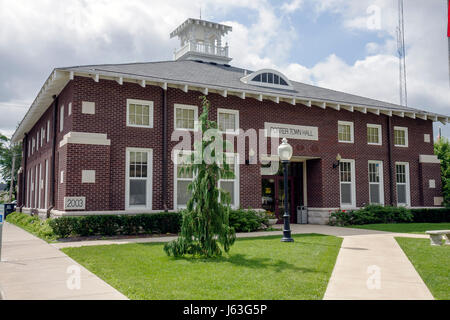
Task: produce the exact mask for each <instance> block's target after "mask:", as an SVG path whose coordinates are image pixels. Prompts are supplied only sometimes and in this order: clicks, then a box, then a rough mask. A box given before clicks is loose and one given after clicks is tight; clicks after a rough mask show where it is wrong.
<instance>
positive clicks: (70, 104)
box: [68, 102, 72, 116]
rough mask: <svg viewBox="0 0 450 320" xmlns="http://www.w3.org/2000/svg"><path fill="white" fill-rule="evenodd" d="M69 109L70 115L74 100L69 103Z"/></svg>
mask: <svg viewBox="0 0 450 320" xmlns="http://www.w3.org/2000/svg"><path fill="white" fill-rule="evenodd" d="M68 108H69V110H68V115H69V116H71V115H72V102H70V103H69V107H68Z"/></svg>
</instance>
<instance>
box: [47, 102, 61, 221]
mask: <svg viewBox="0 0 450 320" xmlns="http://www.w3.org/2000/svg"><path fill="white" fill-rule="evenodd" d="M58 100H59V99H58V97H57V96H53V120H52V131H53V137H52V160H51V162H50V172H51V175H50V177H51V178H50V205H49V207H48V210H47V217H50V212H51V210H52V209H53V208H54V207H55V176H56V173H55V163H56V160H55V156H56V133H57V132H56V128H57V126H56V120H57V119H58Z"/></svg>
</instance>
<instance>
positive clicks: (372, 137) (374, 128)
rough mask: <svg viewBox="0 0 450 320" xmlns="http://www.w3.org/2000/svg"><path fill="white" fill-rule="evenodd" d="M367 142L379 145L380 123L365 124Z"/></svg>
mask: <svg viewBox="0 0 450 320" xmlns="http://www.w3.org/2000/svg"><path fill="white" fill-rule="evenodd" d="M367 143H368V144H372V145H377V146H381V125H379V124H368V125H367Z"/></svg>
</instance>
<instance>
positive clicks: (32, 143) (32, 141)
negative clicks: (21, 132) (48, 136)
mask: <svg viewBox="0 0 450 320" xmlns="http://www.w3.org/2000/svg"><path fill="white" fill-rule="evenodd" d="M35 145H36V140H34V138H32V139H31V154H34V147H35Z"/></svg>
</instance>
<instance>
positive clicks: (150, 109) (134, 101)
mask: <svg viewBox="0 0 450 320" xmlns="http://www.w3.org/2000/svg"><path fill="white" fill-rule="evenodd" d="M130 104H140V105H146V106H148V125H140V124H130ZM153 110H154V103H153V101H149V100H137V99H127V127H135V128H150V129H151V128H153Z"/></svg>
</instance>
